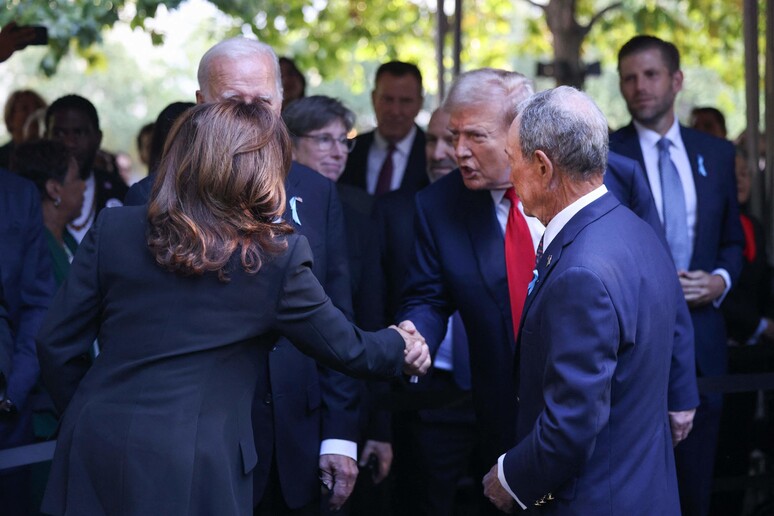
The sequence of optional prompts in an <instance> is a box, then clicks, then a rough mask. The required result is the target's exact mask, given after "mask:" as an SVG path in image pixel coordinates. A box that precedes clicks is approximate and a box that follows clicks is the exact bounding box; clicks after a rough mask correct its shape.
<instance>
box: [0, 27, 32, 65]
mask: <svg viewBox="0 0 774 516" xmlns="http://www.w3.org/2000/svg"><path fill="white" fill-rule="evenodd" d="M33 39H35V30H34V29H32V28H30V27H21V28H18V26H17V25H16V22H10V23H8V24H7V25H6V26H5V27H3V28H2V29H0V63H1V62H3V61H5V60H6V59H8V58H9V57H11V54H13V53H14V52H16V51H17V50H21V49H23V48H24V47H26V46H27V45H28V44H29V43H30V42H32V40H33Z"/></svg>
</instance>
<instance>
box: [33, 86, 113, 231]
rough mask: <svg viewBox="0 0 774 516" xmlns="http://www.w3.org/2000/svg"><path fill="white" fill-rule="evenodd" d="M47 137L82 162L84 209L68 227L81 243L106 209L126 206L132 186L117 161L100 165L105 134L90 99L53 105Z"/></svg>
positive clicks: (75, 97) (69, 99) (62, 100)
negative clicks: (125, 180)
mask: <svg viewBox="0 0 774 516" xmlns="http://www.w3.org/2000/svg"><path fill="white" fill-rule="evenodd" d="M46 137H47V138H49V139H51V140H57V141H61V142H62V143H64V144H65V146H66V147H67V148H68V149H69V150H70V152H72V154H73V156H74V157H75V161H77V162H78V170H79V173H80V175H81V179H83V180H84V181H85V182H86V191H85V193H84V202H83V210H82V211H81V214H80V216H79V217H78V218H76V219H75V220H74V221H72V222H70V224H69V226H68V227H69V230H70V233H72V235H73V236H74V237H75V239H76V240H78V241H79V242H80V241H81V239H82V238H83V236H84V235H85V234H86V232H87V231H88V230H89V227H91V225H92V223H93V222H94V220H95V219H96V216H97V214H99V212H100V211H101V210H102V209H103V208H105V207H108V208H112V207H115V206H121V205H122V204H123V201H124V196H125V195H126V191H127V190H128V187H127V186H126V183H124V181H123V179H121V176H120V175H119V174H118V168H117V167H116V166H115V160H114V159H113V158H111V157H109V156H108V157H106V158H105V155H104V154H103V158H104V159H101V160H100V161H101V163H102V165H100V164H98V162H97V157H98V155H99V146H100V143H101V142H102V131H101V130H100V126H99V116H98V115H97V109H96V108H95V107H94V104H92V103H91V102H90V101H89V100H88V99H85V98H84V97H81V96H80V95H65V96H64V97H60V98H58V99H56V100H55V101H54V102H52V103H51V105H50V106H49V107H48V110H47V111H46ZM111 163H112V164H111Z"/></svg>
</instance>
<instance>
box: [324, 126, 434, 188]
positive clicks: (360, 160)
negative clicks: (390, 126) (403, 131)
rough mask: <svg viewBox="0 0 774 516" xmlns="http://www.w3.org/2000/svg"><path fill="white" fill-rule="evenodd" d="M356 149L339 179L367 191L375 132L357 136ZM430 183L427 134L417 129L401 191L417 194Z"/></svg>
mask: <svg viewBox="0 0 774 516" xmlns="http://www.w3.org/2000/svg"><path fill="white" fill-rule="evenodd" d="M356 141H357V143H356V144H355V148H354V149H353V150H352V152H351V153H350V154H349V158H348V159H347V167H346V168H345V169H344V173H343V174H342V175H341V177H340V178H339V183H343V184H348V185H353V186H357V187H358V188H362V189H363V190H366V174H367V171H368V152H369V151H370V150H371V145H372V144H373V142H374V131H369V132H367V133H363V134H360V135H358V136H357V138H356ZM429 183H430V180H429V179H428V178H427V158H426V157H425V132H424V131H423V130H422V129H420V128H419V127H417V134H416V136H415V137H414V143H413V144H412V146H411V153H410V154H409V158H408V161H407V162H406V171H405V173H404V174H403V181H401V183H400V189H406V190H411V191H412V192H416V191H418V190H421V189H422V188H424V187H425V186H427V185H428V184H429Z"/></svg>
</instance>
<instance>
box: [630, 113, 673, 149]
mask: <svg viewBox="0 0 774 516" xmlns="http://www.w3.org/2000/svg"><path fill="white" fill-rule="evenodd" d="M632 122H633V124H634V128H635V129H636V130H637V136H638V137H639V139H640V145H641V146H642V148H649V149H655V148H656V145H657V144H658V141H659V140H660V139H661V138H662V136H661V135H660V134H658V133H657V132H656V131H654V130H653V129H648V128H647V127H645V126H644V125H642V124H641V123H639V122H638V121H636V120H632ZM663 137H664V138H669V141H671V142H672V145H673V146H674V147H676V149H677V150H679V151H684V150H685V146H684V145H683V137H682V135H681V133H680V122H679V120H677V117H675V119H674V120H673V121H672V125H671V126H670V127H669V130H668V131H667V132H666V134H665V135H664V136H663Z"/></svg>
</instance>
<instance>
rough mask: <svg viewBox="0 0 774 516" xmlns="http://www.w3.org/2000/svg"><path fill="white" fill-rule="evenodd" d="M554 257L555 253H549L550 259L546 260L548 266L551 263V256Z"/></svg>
mask: <svg viewBox="0 0 774 516" xmlns="http://www.w3.org/2000/svg"><path fill="white" fill-rule="evenodd" d="M553 257H554V255H553V254H549V255H548V259H547V260H546V267H548V266H549V265H551V258H553Z"/></svg>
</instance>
